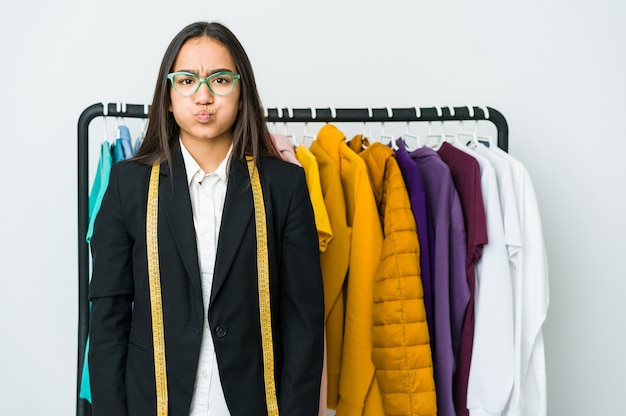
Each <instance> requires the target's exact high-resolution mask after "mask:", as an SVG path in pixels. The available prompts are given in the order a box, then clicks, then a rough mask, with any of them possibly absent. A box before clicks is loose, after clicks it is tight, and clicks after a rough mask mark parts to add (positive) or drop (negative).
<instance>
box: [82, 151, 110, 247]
mask: <svg viewBox="0 0 626 416" xmlns="http://www.w3.org/2000/svg"><path fill="white" fill-rule="evenodd" d="M112 165H113V157H112V155H111V145H110V144H109V142H108V141H106V140H105V141H104V142H103V143H102V145H101V146H100V159H99V160H98V169H97V170H96V177H95V179H94V181H93V187H92V188H91V193H90V194H89V228H88V229H87V236H86V240H87V243H89V242H91V235H92V234H93V226H94V222H95V221H96V215H97V214H98V211H99V210H100V204H102V198H103V197H104V192H105V191H106V189H107V186H108V185H109V176H110V174H111V166H112Z"/></svg>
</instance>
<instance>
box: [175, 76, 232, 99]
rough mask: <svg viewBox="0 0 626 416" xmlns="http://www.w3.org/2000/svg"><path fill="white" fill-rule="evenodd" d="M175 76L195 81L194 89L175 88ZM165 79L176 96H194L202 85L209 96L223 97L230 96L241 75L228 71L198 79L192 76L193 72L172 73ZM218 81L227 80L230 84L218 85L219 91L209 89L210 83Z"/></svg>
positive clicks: (189, 87) (188, 86) (189, 86)
mask: <svg viewBox="0 0 626 416" xmlns="http://www.w3.org/2000/svg"><path fill="white" fill-rule="evenodd" d="M177 76H183V77H185V79H186V80H189V79H190V78H193V79H195V80H196V85H195V87H193V88H192V86H191V85H187V87H186V88H181V87H182V85H178V86H177V85H176V82H175V80H174V78H175V77H177ZM230 78H232V79H230ZM167 79H169V80H170V83H171V84H172V86H173V87H174V90H175V91H176V92H177V93H178V94H180V95H182V96H183V97H189V96H192V95H194V94H195V93H196V92H198V90H199V89H200V86H201V85H202V84H206V86H207V87H208V88H209V91H211V94H214V95H219V96H220V97H223V96H225V95H228V94H230V93H231V92H232V91H233V90H234V89H235V85H236V84H237V81H238V80H240V79H241V75H240V74H236V73H234V72H230V71H220V72H216V73H214V74H211V75H209V76H208V77H206V78H200V77H199V76H198V75H196V74H194V73H193V72H187V71H179V72H172V73H169V74H167ZM219 79H228V80H229V81H231V82H230V83H229V84H227V85H223V86H222V85H220V87H219V88H220V90H218V91H215V89H214V88H213V87H211V81H213V80H219ZM183 85H186V84H183Z"/></svg>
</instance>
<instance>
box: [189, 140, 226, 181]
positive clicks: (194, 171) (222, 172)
mask: <svg viewBox="0 0 626 416" xmlns="http://www.w3.org/2000/svg"><path fill="white" fill-rule="evenodd" d="M178 140H179V142H180V149H181V152H182V154H183V161H184V162H185V171H186V172H187V185H191V182H192V181H193V178H194V176H196V175H198V176H200V178H203V177H204V176H206V175H207V173H206V172H205V171H203V170H202V168H201V167H200V165H199V164H198V162H196V159H194V158H193V156H191V153H189V150H187V148H186V147H185V145H184V144H183V141H182V140H181V139H180V138H179V139H178ZM232 150H233V145H232V143H231V145H230V147H229V148H228V153H226V157H225V158H224V160H222V163H220V165H219V166H218V167H217V169H215V172H211V173H215V174H216V175H217V176H219V178H220V179H221V180H223V181H227V180H228V166H229V161H230V155H231V153H232Z"/></svg>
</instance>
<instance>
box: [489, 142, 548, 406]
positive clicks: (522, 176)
mask: <svg viewBox="0 0 626 416" xmlns="http://www.w3.org/2000/svg"><path fill="white" fill-rule="evenodd" d="M489 151H490V152H491V153H492V154H494V155H497V156H499V157H500V158H502V160H504V161H506V162H507V163H508V164H509V166H510V168H511V173H512V179H513V186H514V189H515V195H516V201H517V208H518V213H519V216H520V228H521V231H522V249H521V250H520V253H519V258H518V262H517V268H516V270H515V280H514V281H515V287H514V297H515V304H516V314H515V327H516V366H515V383H514V386H513V393H512V395H511V398H510V400H509V403H508V405H507V409H506V412H505V413H504V414H505V415H506V416H545V415H546V414H547V388H546V365H545V352H544V342H543V332H542V326H543V323H544V321H545V319H546V316H547V313H548V305H549V303H550V291H549V283H548V261H547V255H546V250H545V244H544V239H543V231H542V226H541V218H540V214H539V207H538V205H537V198H536V195H535V190H534V187H533V184H532V181H531V178H530V175H529V173H528V171H527V170H526V168H525V167H524V165H523V164H522V163H521V162H520V161H518V160H517V159H515V158H514V157H512V156H511V155H509V154H508V153H506V152H505V151H503V150H502V149H499V148H497V147H490V148H489Z"/></svg>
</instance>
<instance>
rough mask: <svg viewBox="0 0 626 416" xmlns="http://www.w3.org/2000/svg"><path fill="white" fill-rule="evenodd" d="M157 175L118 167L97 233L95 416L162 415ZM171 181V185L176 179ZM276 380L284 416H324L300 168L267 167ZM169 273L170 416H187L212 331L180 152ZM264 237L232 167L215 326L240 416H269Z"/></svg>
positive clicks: (315, 275)
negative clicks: (156, 299) (149, 240)
mask: <svg viewBox="0 0 626 416" xmlns="http://www.w3.org/2000/svg"><path fill="white" fill-rule="evenodd" d="M150 168H151V167H150V166H146V165H142V164H139V163H136V162H120V163H117V164H115V165H114V166H113V168H112V170H111V175H110V180H109V185H108V189H107V191H106V194H105V196H104V199H103V201H102V205H101V208H100V210H99V213H98V217H97V220H96V222H95V228H94V233H93V237H92V240H91V250H92V258H93V275H92V280H91V285H90V295H89V297H90V300H91V302H92V310H91V327H90V351H89V369H90V378H91V390H92V397H93V414H94V416H111V415H114V416H123V415H130V416H149V415H154V414H156V393H155V382H154V361H153V350H152V345H153V344H152V329H151V328H152V327H151V313H150V295H149V285H148V273H147V256H146V225H145V224H146V202H147V192H148V182H149V177H150ZM170 172H171V173H172V174H170ZM259 173H260V177H261V185H262V189H263V197H264V201H265V209H266V217H267V232H268V247H269V267H270V290H271V308H272V330H273V335H274V357H275V380H276V389H277V394H278V404H279V409H280V414H281V416H282V415H298V416H303V415H312V416H313V415H317V414H318V407H319V389H320V378H321V370H322V357H323V319H324V318H323V314H324V308H323V291H322V280H321V272H320V266H319V251H318V240H317V233H316V228H315V221H314V217H313V210H312V205H311V201H310V199H309V194H308V190H307V186H306V181H305V176H304V171H303V169H302V168H300V167H298V166H296V165H293V164H290V163H287V162H283V161H282V160H279V159H274V158H263V159H261V161H260V163H259ZM158 215H159V220H158V240H159V261H160V272H161V287H162V297H163V315H164V331H165V351H166V359H167V383H168V395H169V415H170V416H187V415H188V414H189V406H190V403H191V396H192V392H193V387H194V382H195V375H196V368H197V364H198V355H199V351H200V341H201V337H202V327H203V314H204V310H203V305H202V292H201V280H200V270H199V263H198V255H197V248H196V237H195V230H194V224H193V217H192V210H191V201H190V197H189V189H188V184H187V177H186V172H185V167H184V162H183V158H182V154H181V152H180V149H178V148H177V149H176V150H175V151H174V152H173V162H172V170H171V171H170V169H169V168H168V166H167V164H166V163H164V164H162V166H161V175H160V184H159V214H158ZM256 253H257V250H256V234H255V225H254V208H253V202H252V190H251V187H250V181H249V175H248V170H247V166H246V165H245V163H243V162H240V161H237V160H234V159H233V160H232V161H231V163H230V170H229V178H228V188H227V192H226V200H225V204H224V211H223V217H222V224H221V227H220V234H219V239H218V248H217V258H216V262H215V271H214V280H213V286H212V292H211V301H210V306H209V317H210V321H209V326H210V329H211V335H212V337H213V342H214V344H215V351H216V355H217V363H218V368H219V373H220V378H221V382H222V386H223V389H224V394H225V397H226V403H227V405H228V408H229V409H230V412H231V415H233V416H237V415H241V416H258V415H265V414H267V409H266V403H265V390H264V381H263V358H262V348H261V335H260V324H259V301H258V284H257V268H256Z"/></svg>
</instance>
